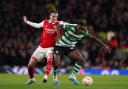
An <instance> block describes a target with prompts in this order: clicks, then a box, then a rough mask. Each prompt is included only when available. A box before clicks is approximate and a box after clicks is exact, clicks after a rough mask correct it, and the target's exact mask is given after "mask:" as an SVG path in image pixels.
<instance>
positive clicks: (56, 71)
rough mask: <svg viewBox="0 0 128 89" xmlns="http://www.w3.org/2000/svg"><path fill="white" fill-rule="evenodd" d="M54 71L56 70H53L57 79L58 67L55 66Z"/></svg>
mask: <svg viewBox="0 0 128 89" xmlns="http://www.w3.org/2000/svg"><path fill="white" fill-rule="evenodd" d="M53 69H54V70H53V75H54V79H57V73H58V70H57V66H54V67H53Z"/></svg>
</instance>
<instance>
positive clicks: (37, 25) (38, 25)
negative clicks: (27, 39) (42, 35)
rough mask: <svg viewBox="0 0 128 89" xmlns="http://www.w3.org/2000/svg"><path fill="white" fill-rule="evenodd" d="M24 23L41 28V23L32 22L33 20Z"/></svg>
mask: <svg viewBox="0 0 128 89" xmlns="http://www.w3.org/2000/svg"><path fill="white" fill-rule="evenodd" d="M26 24H28V25H30V26H32V27H34V28H41V23H34V22H30V21H27V22H26Z"/></svg>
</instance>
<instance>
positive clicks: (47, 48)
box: [23, 9, 64, 85]
mask: <svg viewBox="0 0 128 89" xmlns="http://www.w3.org/2000/svg"><path fill="white" fill-rule="evenodd" d="M57 18H58V11H57V10H56V9H50V10H49V20H43V21H42V22H41V23H34V22H30V21H28V20H27V18H26V16H23V21H24V22H25V23H26V24H28V25H30V26H32V27H34V28H42V29H43V32H42V35H41V39H40V44H39V46H38V48H37V49H36V50H35V52H34V53H33V54H32V56H31V58H30V61H29V63H28V73H29V77H30V79H29V80H28V81H27V83H26V84H31V83H34V82H36V79H35V78H34V66H35V64H36V63H37V62H40V61H41V60H42V59H43V58H45V57H46V58H47V65H46V70H45V75H44V78H43V82H44V83H45V82H47V79H48V75H49V72H50V71H51V69H52V64H53V47H54V45H55V43H56V37H57V31H56V28H55V27H56V26H57V25H59V24H64V22H63V21H57ZM54 82H55V84H56V85H57V84H59V81H58V79H57V76H54Z"/></svg>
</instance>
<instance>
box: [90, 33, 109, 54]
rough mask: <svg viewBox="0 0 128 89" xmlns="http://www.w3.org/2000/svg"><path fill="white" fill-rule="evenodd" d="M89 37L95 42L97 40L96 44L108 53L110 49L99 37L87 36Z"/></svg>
mask: <svg viewBox="0 0 128 89" xmlns="http://www.w3.org/2000/svg"><path fill="white" fill-rule="evenodd" d="M89 38H91V39H92V40H94V41H95V42H97V43H98V44H100V45H101V46H102V47H103V49H104V50H105V52H108V53H110V52H111V49H110V48H109V46H108V45H106V44H105V43H104V42H102V41H101V40H100V39H99V38H97V37H96V36H91V35H90V36H89Z"/></svg>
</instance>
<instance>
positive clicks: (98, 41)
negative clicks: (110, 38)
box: [92, 37, 106, 46]
mask: <svg viewBox="0 0 128 89" xmlns="http://www.w3.org/2000/svg"><path fill="white" fill-rule="evenodd" d="M92 39H93V40H94V41H95V42H96V43H98V44H99V45H100V46H105V45H106V44H105V43H104V42H102V41H101V40H100V39H99V38H97V37H93V38H92Z"/></svg>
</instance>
